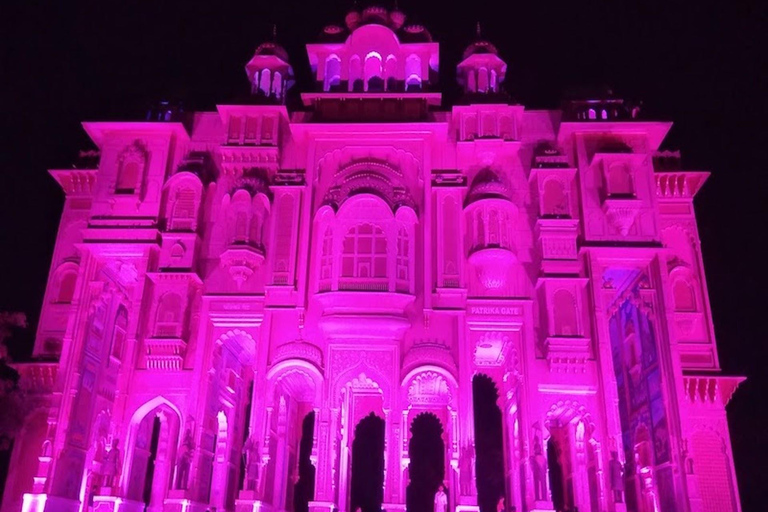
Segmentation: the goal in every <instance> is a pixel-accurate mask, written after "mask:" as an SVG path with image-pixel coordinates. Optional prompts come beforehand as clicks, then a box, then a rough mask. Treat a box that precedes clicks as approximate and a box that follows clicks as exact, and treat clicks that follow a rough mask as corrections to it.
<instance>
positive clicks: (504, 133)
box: [499, 116, 514, 140]
mask: <svg viewBox="0 0 768 512" xmlns="http://www.w3.org/2000/svg"><path fill="white" fill-rule="evenodd" d="M499 137H501V138H503V139H504V140H512V139H513V138H514V133H512V119H510V117H509V116H502V117H501V119H499Z"/></svg>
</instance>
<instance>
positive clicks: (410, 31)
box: [400, 25, 432, 43]
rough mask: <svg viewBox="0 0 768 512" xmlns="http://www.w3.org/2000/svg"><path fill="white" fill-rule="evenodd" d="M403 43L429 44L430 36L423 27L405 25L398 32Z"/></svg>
mask: <svg viewBox="0 0 768 512" xmlns="http://www.w3.org/2000/svg"><path fill="white" fill-rule="evenodd" d="M400 34H401V35H400V41H401V42H403V43H431V42H432V34H430V33H429V31H428V30H427V29H426V28H424V26H423V25H406V26H405V27H403V29H402V30H401V31H400Z"/></svg>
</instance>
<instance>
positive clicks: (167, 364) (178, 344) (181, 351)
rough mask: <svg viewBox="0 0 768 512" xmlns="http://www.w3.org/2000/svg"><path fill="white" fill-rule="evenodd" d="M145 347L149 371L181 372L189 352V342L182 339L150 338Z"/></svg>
mask: <svg viewBox="0 0 768 512" xmlns="http://www.w3.org/2000/svg"><path fill="white" fill-rule="evenodd" d="M144 347H145V349H146V357H147V369H148V370H165V371H178V370H181V368H182V366H183V364H184V355H185V354H186V352H187V342H185V341H184V340H182V339H181V338H149V339H147V340H145V341H144Z"/></svg>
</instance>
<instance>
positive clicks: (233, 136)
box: [227, 116, 243, 143]
mask: <svg viewBox="0 0 768 512" xmlns="http://www.w3.org/2000/svg"><path fill="white" fill-rule="evenodd" d="M242 121H243V120H242V118H241V117H240V116H232V117H231V118H230V119H229V134H228V136H227V139H228V140H229V142H235V143H237V142H238V141H239V140H240V129H241V127H242Z"/></svg>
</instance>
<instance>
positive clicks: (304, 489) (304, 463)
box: [293, 411, 315, 512]
mask: <svg viewBox="0 0 768 512" xmlns="http://www.w3.org/2000/svg"><path fill="white" fill-rule="evenodd" d="M314 435H315V411H312V412H310V413H309V414H307V415H306V416H305V417H304V421H303V422H302V424H301V441H300V442H299V480H298V482H296V487H294V489H293V492H294V498H293V510H294V511H295V512H309V502H310V501H312V499H313V498H314V496H315V466H314V465H313V464H312V461H311V460H310V455H312V440H313V438H314Z"/></svg>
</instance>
